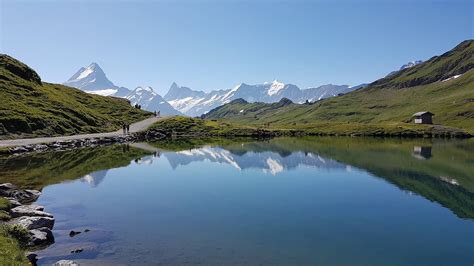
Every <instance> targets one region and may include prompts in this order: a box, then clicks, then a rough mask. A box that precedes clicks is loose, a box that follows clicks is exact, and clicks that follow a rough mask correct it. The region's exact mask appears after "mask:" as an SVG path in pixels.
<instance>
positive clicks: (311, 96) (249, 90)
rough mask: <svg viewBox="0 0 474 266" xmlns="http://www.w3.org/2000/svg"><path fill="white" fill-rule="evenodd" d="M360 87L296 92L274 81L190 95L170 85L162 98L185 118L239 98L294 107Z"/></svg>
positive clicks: (328, 86)
mask: <svg viewBox="0 0 474 266" xmlns="http://www.w3.org/2000/svg"><path fill="white" fill-rule="evenodd" d="M362 86H364V85H358V86H353V87H350V86H348V85H332V84H328V85H323V86H320V87H317V88H309V89H304V90H302V89H300V88H298V87H297V86H296V85H293V84H285V83H282V82H280V81H277V80H274V81H273V82H265V83H263V84H256V85H249V84H245V83H241V84H239V85H237V86H235V87H234V88H232V89H227V90H213V91H210V92H203V91H194V90H192V89H190V88H188V87H180V86H178V85H177V84H176V83H173V84H172V85H171V87H170V89H169V91H168V93H167V94H166V95H165V96H164V99H165V100H167V101H168V102H169V103H170V104H171V106H173V107H174V108H175V109H177V110H179V111H180V112H182V113H184V114H186V115H189V116H200V115H202V114H204V113H207V112H209V111H210V110H212V109H214V108H216V107H219V106H220V105H223V104H226V103H229V102H230V101H232V100H235V99H238V98H242V99H244V100H246V101H248V102H266V103H271V102H278V101H280V100H281V99H282V98H288V99H290V100H291V101H293V102H296V103H304V102H305V101H306V100H308V101H311V102H313V101H318V100H321V99H323V98H328V97H334V96H337V95H339V94H341V93H342V94H344V93H347V92H350V91H353V90H356V89H358V88H360V87H362Z"/></svg>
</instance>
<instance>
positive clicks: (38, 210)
mask: <svg viewBox="0 0 474 266" xmlns="http://www.w3.org/2000/svg"><path fill="white" fill-rule="evenodd" d="M43 210H44V207H43V206H37V205H21V206H18V207H15V208H13V209H11V210H10V216H11V217H12V218H17V217H21V216H30V217H31V216H42V217H50V218H53V215H52V214H50V213H47V212H44V211H43Z"/></svg>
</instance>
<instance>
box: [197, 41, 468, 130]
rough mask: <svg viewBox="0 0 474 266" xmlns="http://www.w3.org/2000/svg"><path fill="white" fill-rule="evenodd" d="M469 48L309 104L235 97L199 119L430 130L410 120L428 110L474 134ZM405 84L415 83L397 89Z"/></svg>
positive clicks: (446, 123)
mask: <svg viewBox="0 0 474 266" xmlns="http://www.w3.org/2000/svg"><path fill="white" fill-rule="evenodd" d="M473 51H474V42H473V41H469V42H464V43H462V44H460V45H459V46H458V47H456V48H455V49H454V50H453V51H450V52H448V53H446V54H444V55H442V56H439V57H435V58H433V59H431V60H429V61H427V62H425V63H423V64H420V65H418V66H416V67H413V68H410V69H407V70H404V71H401V72H399V73H397V74H396V75H393V76H390V77H388V78H384V79H381V80H379V81H376V82H374V83H372V84H371V85H370V86H368V87H367V88H364V89H360V90H357V91H354V92H351V93H348V94H346V95H343V96H339V97H334V98H329V99H325V100H322V101H319V102H316V103H314V104H310V105H305V104H303V105H299V104H288V105H282V106H277V105H276V104H264V103H244V102H242V101H235V102H232V103H229V104H227V105H224V106H221V107H218V108H216V109H214V110H212V111H210V112H209V113H208V114H207V115H205V116H204V118H206V119H225V120H226V121H230V122H234V123H240V124H248V125H262V124H266V123H270V127H272V128H300V129H308V130H315V131H320V132H326V133H329V132H342V133H351V132H361V131H366V130H384V131H387V132H397V131H405V130H407V131H411V130H415V131H418V130H426V131H430V130H433V129H432V127H430V126H426V125H414V124H412V123H410V119H411V115H412V114H413V113H415V112H418V111H431V112H433V113H435V117H434V123H435V124H440V125H443V126H448V127H455V128H461V129H464V130H466V131H467V132H469V133H471V134H474V70H473V69H472V68H473V67H474V63H473V61H474V58H473ZM467 69H470V70H468V71H467V72H465V73H464V74H463V75H461V76H460V77H459V78H457V79H453V80H449V81H439V80H444V79H445V78H446V77H448V76H450V75H456V74H459V73H462V71H466V70H467ZM434 80H438V81H436V82H433V81H434ZM429 82H431V83H429ZM427 83H429V84H427ZM407 84H410V85H413V84H421V85H418V86H414V87H407V88H403V89H402V88H400V86H404V85H407ZM241 110H244V111H242V112H241ZM435 130H436V128H435Z"/></svg>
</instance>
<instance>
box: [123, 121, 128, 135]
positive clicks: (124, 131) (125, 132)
mask: <svg viewBox="0 0 474 266" xmlns="http://www.w3.org/2000/svg"><path fill="white" fill-rule="evenodd" d="M122 129H123V134H124V135H125V134H127V126H126V125H125V123H124V124H123V125H122Z"/></svg>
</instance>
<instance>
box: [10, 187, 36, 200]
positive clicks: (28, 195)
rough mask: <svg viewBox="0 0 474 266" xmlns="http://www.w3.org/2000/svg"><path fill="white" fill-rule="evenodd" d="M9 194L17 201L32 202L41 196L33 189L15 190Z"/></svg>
mask: <svg viewBox="0 0 474 266" xmlns="http://www.w3.org/2000/svg"><path fill="white" fill-rule="evenodd" d="M10 195H11V196H12V197H13V198H15V199H16V200H18V201H19V202H32V201H35V200H37V199H38V198H39V196H41V192H40V191H38V190H33V189H26V190H15V191H13V192H11V193H10Z"/></svg>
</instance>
